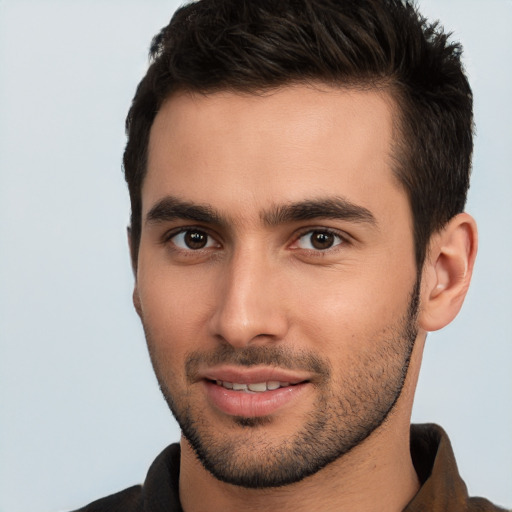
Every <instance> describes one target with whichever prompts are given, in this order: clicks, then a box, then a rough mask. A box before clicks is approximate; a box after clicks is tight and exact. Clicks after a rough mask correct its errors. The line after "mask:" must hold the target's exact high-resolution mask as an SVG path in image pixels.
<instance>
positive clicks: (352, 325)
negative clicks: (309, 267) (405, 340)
mask: <svg viewBox="0 0 512 512" xmlns="http://www.w3.org/2000/svg"><path fill="white" fill-rule="evenodd" d="M384 265H385V264H384ZM384 265H383V267H382V268H386V267H385V266H384ZM407 274H408V275H407V276H406V277H407V278H405V277H404V276H401V278H400V279H398V278H397V276H396V273H394V272H393V271H392V272H383V271H382V270H381V269H380V265H374V266H373V268H372V266H371V265H367V266H365V267H364V271H361V270H359V269H357V270H356V269H355V268H351V269H342V270H340V269H338V271H337V272H332V273H331V275H325V276H319V275H317V276H316V277H315V279H311V280H310V279H305V278H304V276H303V279H302V280H301V284H300V286H296V288H295V290H294V293H293V296H294V297H295V299H294V300H295V305H296V307H295V308H293V309H294V310H295V311H296V312H297V313H299V314H298V315H295V324H296V325H298V326H299V328H300V329H301V331H302V332H303V334H304V335H305V336H306V338H307V339H310V340H313V341H314V340H317V341H318V342H319V343H321V346H322V350H325V351H326V354H336V353H347V352H350V353H357V352H359V351H365V350H367V349H371V341H372V340H376V339H380V338H383V337H386V336H391V335H392V334H391V332H392V331H393V332H394V331H395V330H396V327H397V324H399V323H400V321H401V320H402V318H404V316H405V315H406V312H407V309H408V306H409V301H410V297H411V291H412V289H413V285H414V271H413V269H411V270H410V272H408V273H407ZM409 274H410V275H409Z"/></svg>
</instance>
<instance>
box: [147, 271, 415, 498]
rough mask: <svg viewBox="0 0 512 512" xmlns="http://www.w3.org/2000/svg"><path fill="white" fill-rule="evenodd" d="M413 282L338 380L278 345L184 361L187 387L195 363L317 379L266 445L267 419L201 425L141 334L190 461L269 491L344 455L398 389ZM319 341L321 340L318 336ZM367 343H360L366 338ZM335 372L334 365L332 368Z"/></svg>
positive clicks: (381, 416)
mask: <svg viewBox="0 0 512 512" xmlns="http://www.w3.org/2000/svg"><path fill="white" fill-rule="evenodd" d="M419 288H420V279H419V278H418V279H417V281H416V283H415V286H414V288H413V291H412V293H411V296H410V301H409V305H408V308H407V311H406V313H405V314H404V315H403V317H402V318H401V319H400V320H399V321H398V322H397V323H396V325H394V326H391V327H389V328H388V329H386V332H385V334H383V335H382V337H381V338H379V339H373V340H370V344H371V346H372V350H370V351H367V352H365V353H364V354H359V355H358V356H357V357H353V359H351V360H350V361H348V362H347V367H346V368H344V369H342V370H344V372H343V373H342V374H341V377H338V378H337V379H334V377H333V375H334V373H335V372H333V369H332V368H331V365H330V363H329V362H328V361H327V360H324V359H323V358H320V357H318V356H317V355H316V354H315V353H314V352H310V351H294V350H293V349H292V348H290V347H283V346H278V345H270V344H269V345H267V346H261V345H260V346H247V347H245V348H243V349H234V348H233V347H231V345H227V344H226V345H222V346H219V348H218V349H216V350H214V351H211V352H200V351H196V352H192V353H190V354H189V355H188V357H187V359H186V362H185V371H186V376H187V381H188V382H189V384H191V383H192V382H194V379H195V374H196V372H197V368H198V367H199V366H200V365H205V364H206V365H209V366H214V365H216V364H229V365H235V366H239V367H244V366H245V367H250V366H254V365H266V366H275V367H278V368H288V369H294V370H305V371H307V372H310V373H311V374H314V375H315V376H317V379H315V381H316V396H317V401H316V406H315V407H314V408H313V409H312V410H311V411H310V412H309V413H308V414H307V415H306V416H305V418H304V421H303V424H302V426H301V427H300V428H299V429H298V430H297V431H296V432H294V433H292V435H288V436H286V437H283V436H280V438H279V441H278V442H275V443H273V442H272V440H269V438H268V435H267V434H266V429H267V428H270V427H271V426H272V423H273V421H274V420H273V418H272V417H256V418H244V417H234V418H232V422H233V429H238V431H237V434H239V433H240V430H243V434H245V435H232V434H233V432H234V430H229V429H228V430H226V431H225V432H223V431H222V426H221V427H218V426H215V425H212V424H210V423H208V421H207V420H206V419H205V418H204V416H203V415H202V411H201V410H199V409H198V408H197V407H196V406H195V405H194V403H193V402H192V401H190V400H189V399H188V396H187V391H186V390H185V391H182V392H178V391H177V390H175V389H171V388H170V386H168V385H167V384H166V380H167V379H165V378H164V375H165V371H164V370H163V369H161V368H160V366H159V361H158V358H157V357H156V355H155V354H154V351H152V350H151V347H152V346H154V345H153V343H152V341H151V338H150V333H149V332H148V329H146V326H145V332H146V338H147V341H148V346H149V347H150V355H151V360H152V363H153V367H154V369H155V373H156V376H157V379H158V382H159V385H160V389H161V391H162V393H163V395H164V398H165V400H166V402H167V404H168V406H169V408H170V409H171V411H172V413H173V415H174V417H175V418H176V420H177V421H178V424H179V425H180V428H181V431H182V433H183V435H184V437H185V438H186V440H187V441H188V443H189V444H190V446H191V447H192V448H193V450H194V452H195V453H196V455H197V458H198V459H199V461H200V462H201V463H202V465H203V466H204V468H205V469H207V470H208V471H209V472H210V473H211V474H212V475H213V476H214V477H216V478H217V479H218V480H221V481H223V482H227V483H229V484H233V485H237V486H241V487H246V488H259V489H262V488H271V487H280V486H285V485H289V484H292V483H295V482H299V481H301V480H303V479H304V478H306V477H308V476H310V475H313V474H315V473H317V472H318V471H320V470H321V469H322V468H324V467H325V466H327V465H328V464H330V463H331V462H333V461H335V460H337V459H338V458H339V457H341V456H343V455H344V454H346V453H348V452H349V451H350V450H351V449H352V448H354V447H355V446H357V445H358V444H360V443H361V442H363V441H364V440H365V439H366V438H368V437H369V436H370V435H371V434H372V433H373V432H374V431H375V430H376V429H377V428H378V427H380V426H381V425H382V424H383V423H384V422H385V421H386V418H387V417H388V416H389V414H390V412H391V411H392V410H393V407H394V406H395V404H396V402H397V400H398V398H399V397H400V395H401V393H402V389H403V387H404V383H405V379H406V376H407V371H408V368H409V363H410V359H411V354H412V350H413V348H414V342H415V340H416V337H417V313H418V304H419ZM320 342H321V341H320ZM365 342H366V341H365ZM337 370H339V369H337Z"/></svg>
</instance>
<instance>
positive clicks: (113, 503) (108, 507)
mask: <svg viewBox="0 0 512 512" xmlns="http://www.w3.org/2000/svg"><path fill="white" fill-rule="evenodd" d="M141 496H142V486H141V485H134V486H133V487H129V488H128V489H125V490H124V491H120V492H117V493H115V494H111V495H110V496H107V497H105V498H101V499H99V500H96V501H93V502H92V503H89V505H86V506H85V507H83V508H80V509H78V510H75V511H74V512H118V511H119V512H139V511H142V510H143V509H142V500H141Z"/></svg>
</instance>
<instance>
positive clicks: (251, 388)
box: [210, 380, 306, 393]
mask: <svg viewBox="0 0 512 512" xmlns="http://www.w3.org/2000/svg"><path fill="white" fill-rule="evenodd" d="M210 382H211V383H212V384H213V383H215V384H216V385H217V386H222V387H223V388H225V389H229V390H233V391H240V392H244V393H265V392H266V391H274V390H276V389H280V388H287V387H288V386H296V385H297V384H301V383H302V382H297V383H295V384H292V383H291V382H280V381H277V380H269V381H264V382H251V383H241V382H229V381H225V380H224V381H223V380H215V381H210ZM304 382H306V381H304Z"/></svg>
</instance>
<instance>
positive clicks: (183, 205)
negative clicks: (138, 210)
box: [146, 196, 226, 225]
mask: <svg viewBox="0 0 512 512" xmlns="http://www.w3.org/2000/svg"><path fill="white" fill-rule="evenodd" d="M176 219H185V220H191V221H193V222H204V223H206V224H217V225H224V224H226V222H225V221H224V220H223V219H222V217H221V216H220V215H219V214H218V213H217V212H216V211H215V210H214V209H213V208H212V207H211V206H209V205H203V204H196V203H190V202H188V201H183V200H181V199H178V198H176V197H173V196H167V197H164V198H163V199H161V200H160V201H158V202H157V203H156V204H155V205H154V206H153V207H152V208H151V210H149V212H148V213H147V215H146V222H147V223H159V222H169V221H172V220H176Z"/></svg>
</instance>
